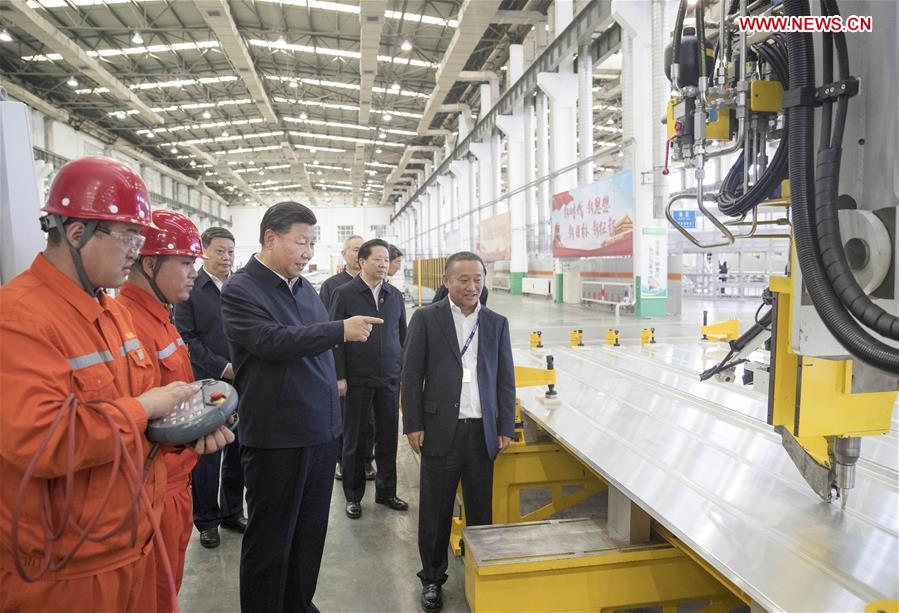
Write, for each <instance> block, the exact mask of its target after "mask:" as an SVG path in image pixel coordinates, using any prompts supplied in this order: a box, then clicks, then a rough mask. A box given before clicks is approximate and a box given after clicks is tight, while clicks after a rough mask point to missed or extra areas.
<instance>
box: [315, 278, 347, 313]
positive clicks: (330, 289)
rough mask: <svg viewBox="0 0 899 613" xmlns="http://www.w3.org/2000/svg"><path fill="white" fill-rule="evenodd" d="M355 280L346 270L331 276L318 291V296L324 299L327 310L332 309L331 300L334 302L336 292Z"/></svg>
mask: <svg viewBox="0 0 899 613" xmlns="http://www.w3.org/2000/svg"><path fill="white" fill-rule="evenodd" d="M352 280H353V275H351V274H350V273H348V272H347V271H346V270H342V271H340V272H339V273H337V274H336V275H331V276H330V277H328V278H327V279H325V281H324V283H322V286H321V287H320V288H319V289H318V296H319V298H321V299H322V303H323V304H324V305H325V309H330V308H331V300H333V296H334V291H335V290H336V289H337V288H338V287H340V286H341V285H345V284H347V283H349V282H350V281H352Z"/></svg>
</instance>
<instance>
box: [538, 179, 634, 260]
mask: <svg viewBox="0 0 899 613" xmlns="http://www.w3.org/2000/svg"><path fill="white" fill-rule="evenodd" d="M631 182H632V177H631V173H630V172H622V173H619V174H616V175H612V176H611V177H606V178H604V179H600V180H599V181H597V182H595V183H591V184H590V185H585V186H583V187H578V188H576V189H573V190H571V191H567V192H562V193H560V194H556V195H555V196H553V200H552V209H553V210H552V232H553V257H557V258H579V257H602V256H620V255H633V253H634V237H633V230H634V190H633V186H632V183H631Z"/></svg>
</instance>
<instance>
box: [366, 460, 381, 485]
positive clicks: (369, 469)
mask: <svg viewBox="0 0 899 613" xmlns="http://www.w3.org/2000/svg"><path fill="white" fill-rule="evenodd" d="M377 474H378V473H377V471H376V470H375V467H374V466H372V465H371V462H369V463H368V464H366V465H365V480H366V481H374V480H375V475H377Z"/></svg>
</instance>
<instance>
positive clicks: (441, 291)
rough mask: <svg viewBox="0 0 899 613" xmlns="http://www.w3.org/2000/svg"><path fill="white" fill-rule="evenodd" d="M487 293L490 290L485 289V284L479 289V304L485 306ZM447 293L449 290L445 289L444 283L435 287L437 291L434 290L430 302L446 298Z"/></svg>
mask: <svg viewBox="0 0 899 613" xmlns="http://www.w3.org/2000/svg"><path fill="white" fill-rule="evenodd" d="M489 294H490V292H488V291H487V286H486V285H485V286H484V287H483V288H482V289H481V295H480V297H479V300H480V301H481V304H482V305H483V306H487V296H488V295H489ZM448 295H449V290H448V289H447V287H446V285H441V286H440V287H438V288H437V291H435V292H434V298H433V299H432V300H431V304H435V303H437V302H440V301H441V300H443V299H444V298H446V297H447V296H448Z"/></svg>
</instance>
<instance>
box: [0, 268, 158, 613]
mask: <svg viewBox="0 0 899 613" xmlns="http://www.w3.org/2000/svg"><path fill="white" fill-rule="evenodd" d="M151 387H153V362H152V361H151V360H150V358H149V355H148V352H147V351H146V350H145V349H144V348H143V346H142V345H141V343H140V341H139V340H138V338H137V336H136V333H135V331H134V328H133V325H132V321H131V317H130V315H128V313H127V312H125V310H124V309H123V308H122V307H121V306H120V305H119V304H117V303H116V302H115V301H114V300H113V299H112V298H110V297H108V296H106V295H105V294H103V293H100V294H99V296H98V298H97V299H96V300H95V299H93V298H92V297H91V296H89V295H88V294H87V293H86V292H85V291H84V290H83V289H82V288H81V287H80V286H79V285H78V284H76V283H75V282H74V281H72V280H71V279H69V278H68V277H66V276H65V275H64V274H63V273H62V272H60V271H59V270H58V269H57V268H56V267H55V266H53V265H52V264H51V263H50V262H49V261H48V260H47V259H46V258H45V257H44V256H43V254H38V256H37V257H36V258H35V260H34V262H32V264H31V268H29V269H28V270H26V271H25V272H23V273H22V274H20V275H19V276H17V277H16V278H14V279H13V280H12V281H10V282H9V283H8V284H6V285H5V286H3V287H0V610H4V611H64V610H66V611H70V610H74V609H80V610H93V611H129V612H130V611H155V610H156V590H155V583H156V571H155V566H156V562H155V557H156V556H155V553H156V552H155V551H154V549H153V539H152V536H153V528H152V524H151V520H150V516H151V514H150V512H148V510H147V509H146V507H145V506H143V505H142V504H141V505H140V506H138V526H137V530H136V532H134V533H133V532H132V529H133V523H134V522H133V521H132V520H130V519H129V520H126V521H125V523H124V527H122V528H121V529H119V530H118V531H115V532H113V529H114V528H115V527H116V526H117V525H119V524H120V522H121V521H122V520H123V518H124V517H125V516H126V515H128V514H129V508H130V504H131V500H132V493H131V491H130V488H129V487H128V484H127V482H126V480H125V478H124V476H122V475H119V476H118V478H117V480H116V481H115V484H114V485H113V487H112V490H111V496H110V498H109V500H108V502H107V504H105V505H102V506H101V504H102V500H101V499H102V498H103V494H104V492H105V489H106V484H107V481H108V479H109V477H110V474H111V473H112V471H113V464H112V462H113V457H114V450H115V441H116V440H117V439H118V437H117V436H115V434H114V432H112V429H111V427H110V425H109V423H108V422H107V420H106V419H104V417H103V415H102V414H101V413H100V412H96V411H91V410H89V409H87V408H86V407H85V406H84V405H82V406H81V407H80V408H79V410H78V411H77V413H76V415H77V418H76V421H75V426H74V430H75V431H74V437H75V441H76V446H75V453H74V458H73V460H72V462H71V465H70V462H69V458H68V456H67V449H68V441H67V437H68V435H69V434H70V432H71V428H69V427H68V426H67V424H66V422H63V423H62V424H61V427H59V428H58V429H57V430H56V431H55V434H54V435H53V436H52V437H51V438H50V440H49V444H48V446H47V449H46V452H45V453H44V454H43V455H42V456H41V459H40V461H39V462H38V464H37V466H36V471H35V475H34V476H35V478H34V479H33V480H31V481H30V483H29V485H28V486H27V490H26V494H25V497H24V503H23V505H22V509H21V515H20V521H19V543H18V550H19V555H20V556H21V559H22V560H23V563H24V566H25V570H26V572H28V573H29V574H34V573H36V571H37V570H38V568H39V565H40V563H41V559H42V557H43V553H44V541H43V531H42V529H41V518H42V517H43V513H44V511H43V508H42V492H45V491H47V486H48V481H49V482H50V485H51V486H52V487H51V488H50V491H51V494H50V498H51V500H52V503H51V506H52V515H53V516H54V518H55V521H57V522H58V521H59V518H60V517H61V512H62V506H63V496H62V490H63V485H64V481H65V475H66V473H67V471H69V470H73V471H74V480H73V484H72V497H71V502H70V509H71V513H72V515H71V516H70V517H71V519H73V520H74V521H76V522H78V523H79V524H81V525H84V524H86V523H87V522H88V521H89V519H90V518H91V517H93V516H94V514H97V513H98V514H99V515H98V520H97V522H96V523H95V524H94V529H93V534H95V535H96V534H101V533H105V532H112V535H111V537H110V538H109V539H108V540H104V541H101V542H95V541H92V540H87V541H85V542H84V543H82V545H81V547H80V549H79V550H78V552H77V553H76V554H75V556H74V557H73V558H72V559H71V561H69V563H68V564H67V565H66V566H64V567H63V568H61V569H59V570H56V571H48V572H46V573H45V574H44V575H43V576H42V577H41V578H40V579H39V580H37V581H35V582H25V581H23V580H22V579H21V578H20V577H19V575H18V573H17V572H16V569H15V566H14V564H13V551H12V543H11V521H12V515H13V509H14V506H15V502H16V496H17V493H18V490H19V487H20V484H21V483H22V478H23V473H24V472H25V470H26V468H27V467H28V465H29V463H30V462H31V460H32V457H33V456H34V455H35V452H36V450H37V449H38V447H39V445H40V444H41V443H42V442H43V440H44V438H45V437H46V435H47V433H48V431H49V428H50V425H51V424H52V423H53V420H54V419H55V418H56V417H57V416H58V415H59V413H60V411H61V410H62V407H63V403H64V402H65V401H66V399H67V398H68V397H69V395H70V394H74V395H75V397H77V398H78V399H79V400H80V401H81V402H83V403H87V402H91V401H95V400H99V399H104V400H113V401H116V402H117V403H118V404H120V405H121V406H122V407H123V408H124V409H125V410H126V411H127V413H128V415H130V416H131V418H132V419H133V420H134V422H136V425H137V433H136V434H135V433H134V432H133V431H132V429H131V427H130V426H129V423H128V421H127V420H126V418H125V417H123V416H122V415H120V414H119V413H118V412H117V411H115V410H113V409H111V408H106V409H105V410H104V411H103V412H104V413H105V414H107V415H110V416H111V418H112V420H113V422H114V424H115V426H114V428H115V429H116V430H117V432H118V436H120V437H121V440H123V441H124V442H125V444H126V445H127V447H128V448H129V450H130V452H131V454H132V455H134V454H135V452H137V451H138V450H137V449H136V448H135V445H137V446H139V453H140V454H141V455H144V456H146V454H147V453H148V452H149V450H150V444H149V442H148V441H147V440H146V438H145V437H144V436H143V431H144V430H145V429H146V425H147V416H146V412H145V410H144V408H143V406H142V405H141V404H140V402H139V401H138V400H137V399H136V397H137V396H139V395H140V394H142V393H143V392H145V391H147V390H148V389H150V388H151ZM145 488H146V492H147V495H148V497H149V499H150V501H151V502H152V505H153V508H154V509H155V511H154V512H156V513H158V512H159V510H160V509H161V508H162V506H163V500H164V496H165V466H164V465H163V463H162V462H155V463H153V464H151V465H150V466H149V471H148V474H147V476H146V485H145ZM133 535H135V536H136V540H134V544H132V536H133ZM77 539H78V534H77V533H76V531H75V529H74V528H73V527H72V526H71V525H68V526H66V527H65V529H64V531H63V535H62V537H61V539H60V540H59V541H57V542H56V543H55V544H54V545H53V562H54V563H56V562H58V561H59V560H60V559H61V558H62V556H64V555H66V554H67V553H68V552H69V551H70V550H71V548H72V545H73V543H75V542H76V541H77Z"/></svg>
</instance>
